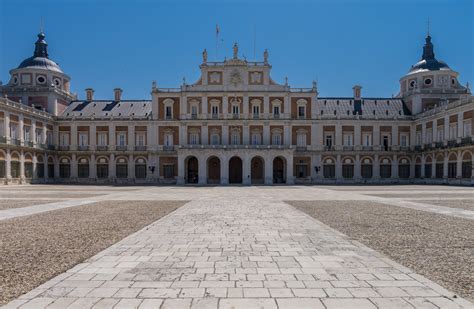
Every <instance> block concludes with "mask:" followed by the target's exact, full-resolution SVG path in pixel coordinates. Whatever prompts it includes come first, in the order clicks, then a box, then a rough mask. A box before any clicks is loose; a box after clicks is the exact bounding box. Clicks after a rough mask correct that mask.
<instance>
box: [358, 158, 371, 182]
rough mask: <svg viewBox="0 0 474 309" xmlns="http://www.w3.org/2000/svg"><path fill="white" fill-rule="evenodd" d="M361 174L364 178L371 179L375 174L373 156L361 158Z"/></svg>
mask: <svg viewBox="0 0 474 309" xmlns="http://www.w3.org/2000/svg"><path fill="white" fill-rule="evenodd" d="M360 172H361V176H362V178H364V179H370V178H372V175H373V164H372V159H371V158H363V159H362V160H361V170H360Z"/></svg>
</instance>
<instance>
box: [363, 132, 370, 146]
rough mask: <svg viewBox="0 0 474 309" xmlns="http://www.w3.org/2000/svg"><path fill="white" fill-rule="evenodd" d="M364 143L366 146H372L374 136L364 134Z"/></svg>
mask: <svg viewBox="0 0 474 309" xmlns="http://www.w3.org/2000/svg"><path fill="white" fill-rule="evenodd" d="M362 143H363V145H364V146H372V134H367V133H366V134H364V135H363V137H362Z"/></svg>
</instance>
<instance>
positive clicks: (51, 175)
mask: <svg viewBox="0 0 474 309" xmlns="http://www.w3.org/2000/svg"><path fill="white" fill-rule="evenodd" d="M48 178H54V160H53V158H52V157H48Z"/></svg>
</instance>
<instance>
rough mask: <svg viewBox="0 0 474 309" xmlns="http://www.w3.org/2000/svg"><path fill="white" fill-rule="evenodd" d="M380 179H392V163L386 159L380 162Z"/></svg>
mask: <svg viewBox="0 0 474 309" xmlns="http://www.w3.org/2000/svg"><path fill="white" fill-rule="evenodd" d="M380 177H381V178H390V177H392V162H391V161H390V159H388V158H384V159H382V160H380Z"/></svg>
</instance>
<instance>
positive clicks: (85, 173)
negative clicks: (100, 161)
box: [77, 158, 89, 178]
mask: <svg viewBox="0 0 474 309" xmlns="http://www.w3.org/2000/svg"><path fill="white" fill-rule="evenodd" d="M77 177H79V178H89V159H87V158H79V159H78V160H77Z"/></svg>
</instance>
